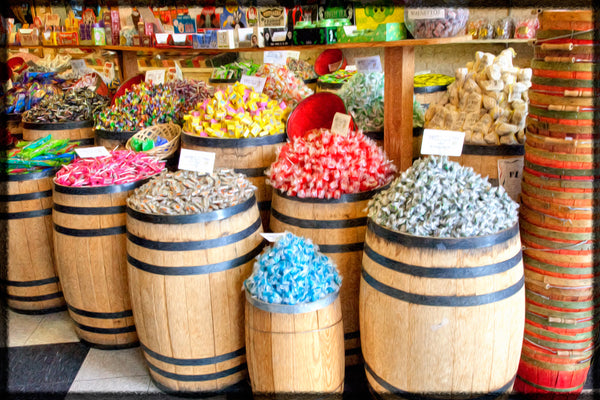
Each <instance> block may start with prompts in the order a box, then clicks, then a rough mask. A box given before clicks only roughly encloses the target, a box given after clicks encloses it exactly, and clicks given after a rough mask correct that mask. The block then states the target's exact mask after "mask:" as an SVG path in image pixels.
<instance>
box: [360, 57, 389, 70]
mask: <svg viewBox="0 0 600 400" xmlns="http://www.w3.org/2000/svg"><path fill="white" fill-rule="evenodd" d="M354 61H355V62H356V70H357V71H358V72H381V71H383V70H382V68H381V57H379V56H373V57H360V58H357V59H355V60H354Z"/></svg>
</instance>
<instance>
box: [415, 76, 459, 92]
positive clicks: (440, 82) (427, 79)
mask: <svg viewBox="0 0 600 400" xmlns="http://www.w3.org/2000/svg"><path fill="white" fill-rule="evenodd" d="M454 80H455V79H454V78H453V77H452V76H448V75H443V74H420V75H415V77H414V82H413V83H414V92H415V93H435V92H442V91H444V90H446V88H447V87H448V85H450V84H451V83H452V82H454Z"/></svg>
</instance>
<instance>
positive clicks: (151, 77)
mask: <svg viewBox="0 0 600 400" xmlns="http://www.w3.org/2000/svg"><path fill="white" fill-rule="evenodd" d="M166 73H167V70H165V69H152V70H150V71H146V83H152V84H153V85H159V84H161V83H165V75H166Z"/></svg>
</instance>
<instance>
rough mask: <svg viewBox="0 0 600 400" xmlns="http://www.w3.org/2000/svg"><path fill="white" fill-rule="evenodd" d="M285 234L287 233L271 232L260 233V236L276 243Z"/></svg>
mask: <svg viewBox="0 0 600 400" xmlns="http://www.w3.org/2000/svg"><path fill="white" fill-rule="evenodd" d="M284 235H285V233H270V232H267V233H261V234H260V236H262V237H264V238H265V239H267V241H268V242H270V243H275V242H276V241H278V240H279V239H280V238H282V237H283V236H284Z"/></svg>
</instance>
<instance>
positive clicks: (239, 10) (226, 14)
mask: <svg viewBox="0 0 600 400" xmlns="http://www.w3.org/2000/svg"><path fill="white" fill-rule="evenodd" d="M220 22H221V29H236V28H247V27H248V20H247V16H246V8H245V7H242V6H238V5H227V6H225V7H223V12H222V13H221V17H220Z"/></svg>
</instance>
